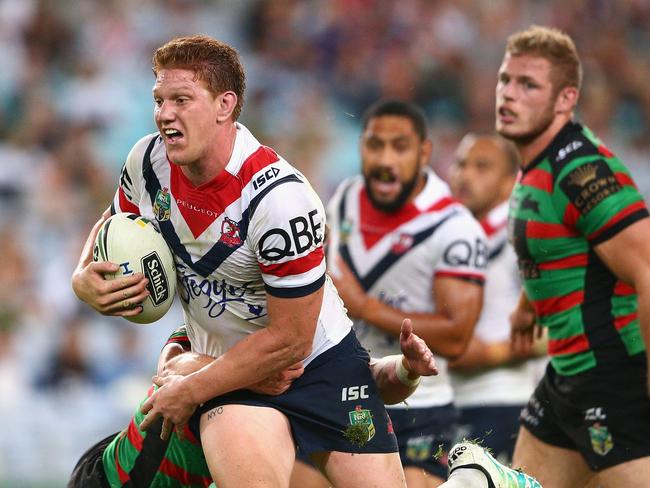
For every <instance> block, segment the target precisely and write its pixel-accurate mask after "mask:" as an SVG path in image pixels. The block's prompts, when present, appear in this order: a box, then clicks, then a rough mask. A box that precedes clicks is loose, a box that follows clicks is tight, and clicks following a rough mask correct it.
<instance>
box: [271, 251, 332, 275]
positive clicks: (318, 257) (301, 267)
mask: <svg viewBox="0 0 650 488" xmlns="http://www.w3.org/2000/svg"><path fill="white" fill-rule="evenodd" d="M324 257H325V253H324V252H323V248H322V246H321V247H317V248H316V249H314V250H313V251H312V252H310V253H309V254H307V255H306V256H303V257H301V258H298V259H294V260H293V261H286V262H284V263H278V264H269V265H266V264H262V263H259V266H260V270H261V271H262V273H264V274H270V275H273V276H292V275H299V274H302V273H306V272H307V271H309V270H311V269H314V268H315V267H316V266H318V265H319V264H320V263H322V262H323V258H324Z"/></svg>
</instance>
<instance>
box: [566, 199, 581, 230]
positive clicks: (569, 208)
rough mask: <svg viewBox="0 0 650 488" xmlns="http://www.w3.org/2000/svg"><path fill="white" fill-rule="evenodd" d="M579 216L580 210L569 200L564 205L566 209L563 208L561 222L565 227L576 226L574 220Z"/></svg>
mask: <svg viewBox="0 0 650 488" xmlns="http://www.w3.org/2000/svg"><path fill="white" fill-rule="evenodd" d="M579 218H580V210H578V209H577V207H576V206H575V205H574V204H573V203H571V202H569V203H567V205H566V209H565V210H564V217H563V218H562V222H564V225H566V226H567V227H570V228H573V227H575V226H576V222H577V221H578V219H579Z"/></svg>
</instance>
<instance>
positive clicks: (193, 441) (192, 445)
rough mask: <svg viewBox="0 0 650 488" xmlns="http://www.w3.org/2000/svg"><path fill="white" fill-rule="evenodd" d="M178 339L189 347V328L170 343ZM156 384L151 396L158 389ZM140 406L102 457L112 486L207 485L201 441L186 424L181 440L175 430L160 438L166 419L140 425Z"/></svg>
mask: <svg viewBox="0 0 650 488" xmlns="http://www.w3.org/2000/svg"><path fill="white" fill-rule="evenodd" d="M170 342H174V343H178V344H181V345H182V346H183V347H184V348H185V349H189V340H188V338H187V333H186V332H185V328H184V327H181V328H179V329H177V330H176V331H174V333H173V334H172V335H171V336H170V337H169V339H168V341H167V343H170ZM154 388H155V387H154V386H152V387H151V388H150V389H149V391H148V392H147V397H146V398H144V399H143V400H142V402H141V403H140V405H142V403H144V401H145V400H146V399H147V398H149V396H151V394H152V393H153V392H154ZM144 417H145V416H144V415H143V414H142V413H140V407H138V409H137V410H136V413H135V415H134V416H133V417H132V418H131V421H130V422H129V426H128V427H127V428H126V429H124V430H123V431H122V432H120V433H119V434H118V435H116V436H115V438H114V439H113V441H112V442H111V443H110V444H109V445H108V446H107V447H106V450H105V451H104V454H103V457H102V461H103V463H104V472H105V474H106V478H107V480H108V482H109V484H110V486H111V488H116V487H138V486H148V487H152V488H179V487H207V486H209V485H210V483H212V478H211V476H210V471H209V470H208V465H207V463H206V461H205V457H204V456H203V450H202V449H201V442H200V441H199V440H198V439H197V438H196V437H195V436H194V435H193V434H192V432H191V431H190V429H189V428H188V427H187V426H186V427H185V431H184V433H185V438H184V439H183V440H181V439H180V438H179V437H178V436H177V435H176V432H172V434H171V435H170V437H169V439H168V440H167V441H163V440H162V439H161V438H160V431H161V429H162V419H160V420H159V421H157V422H156V423H155V424H154V425H152V426H151V428H150V429H149V430H148V431H146V432H145V431H142V430H140V428H139V425H140V423H141V422H142V420H143V419H144Z"/></svg>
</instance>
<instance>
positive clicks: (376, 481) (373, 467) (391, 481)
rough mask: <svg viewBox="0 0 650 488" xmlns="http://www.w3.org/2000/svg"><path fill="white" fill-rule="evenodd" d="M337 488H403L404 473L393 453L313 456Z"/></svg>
mask: <svg viewBox="0 0 650 488" xmlns="http://www.w3.org/2000/svg"><path fill="white" fill-rule="evenodd" d="M313 458H314V461H315V463H316V464H317V465H318V466H319V467H320V468H321V469H322V470H323V472H324V473H325V475H326V476H327V478H328V479H329V480H330V481H331V483H332V485H334V486H336V488H399V487H403V488H406V481H405V479H404V471H403V470H402V464H401V463H400V459H399V454H398V453H396V452H393V453H385V454H376V453H373V454H353V453H348V452H338V451H332V452H329V453H319V454H315V455H314V456H313Z"/></svg>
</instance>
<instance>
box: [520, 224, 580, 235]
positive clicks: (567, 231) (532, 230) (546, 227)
mask: <svg viewBox="0 0 650 488" xmlns="http://www.w3.org/2000/svg"><path fill="white" fill-rule="evenodd" d="M577 235H579V233H578V232H577V231H576V230H574V229H571V228H570V227H567V226H565V225H562V224H549V223H546V222H536V221H532V220H531V221H529V222H528V223H527V224H526V237H527V238H533V239H554V238H557V237H575V236H577Z"/></svg>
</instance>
